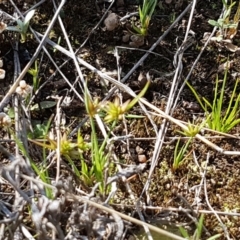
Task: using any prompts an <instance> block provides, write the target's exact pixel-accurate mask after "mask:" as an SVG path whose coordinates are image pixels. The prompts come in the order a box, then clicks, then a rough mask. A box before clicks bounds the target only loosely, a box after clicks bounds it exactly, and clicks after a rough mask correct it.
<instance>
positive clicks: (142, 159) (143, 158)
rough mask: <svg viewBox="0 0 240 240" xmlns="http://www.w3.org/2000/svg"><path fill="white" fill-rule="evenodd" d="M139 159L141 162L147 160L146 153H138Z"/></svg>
mask: <svg viewBox="0 0 240 240" xmlns="http://www.w3.org/2000/svg"><path fill="white" fill-rule="evenodd" d="M138 161H139V162H140V163H145V162H146V161H147V158H146V155H144V154H140V155H138Z"/></svg>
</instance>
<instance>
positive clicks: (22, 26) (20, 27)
mask: <svg viewBox="0 0 240 240" xmlns="http://www.w3.org/2000/svg"><path fill="white" fill-rule="evenodd" d="M34 13H35V10H31V11H29V12H28V13H27V15H26V16H25V18H24V20H23V21H21V20H20V19H17V20H16V22H17V26H8V27H7V28H6V29H7V30H9V31H14V32H19V33H20V34H21V42H22V43H24V42H25V41H26V34H27V30H28V27H29V23H30V20H31V19H32V17H33V15H34Z"/></svg>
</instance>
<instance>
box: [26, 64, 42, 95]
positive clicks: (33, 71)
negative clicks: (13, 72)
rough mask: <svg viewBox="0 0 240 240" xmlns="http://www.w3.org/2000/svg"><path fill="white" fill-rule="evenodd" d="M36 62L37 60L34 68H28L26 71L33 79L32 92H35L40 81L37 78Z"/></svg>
mask: <svg viewBox="0 0 240 240" xmlns="http://www.w3.org/2000/svg"><path fill="white" fill-rule="evenodd" d="M38 72H39V69H38V62H37V60H36V61H35V65H34V68H30V69H29V70H28V73H29V74H31V75H32V77H33V90H34V91H35V92H36V91H37V89H38V88H39V84H40V79H39V78H38Z"/></svg>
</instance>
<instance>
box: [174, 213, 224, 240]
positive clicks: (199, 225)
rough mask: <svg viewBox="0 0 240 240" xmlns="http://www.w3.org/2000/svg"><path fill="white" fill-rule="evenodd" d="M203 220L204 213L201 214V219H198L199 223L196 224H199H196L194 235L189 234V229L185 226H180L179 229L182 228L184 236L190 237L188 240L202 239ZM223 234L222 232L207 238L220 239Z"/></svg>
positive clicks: (209, 239)
mask: <svg viewBox="0 0 240 240" xmlns="http://www.w3.org/2000/svg"><path fill="white" fill-rule="evenodd" d="M203 221H204V215H203V214H202V215H201V216H200V219H199V221H198V222H197V224H196V225H197V226H196V227H197V228H196V230H195V232H194V234H193V236H189V234H188V232H187V230H186V229H185V228H183V227H181V226H180V227H179V230H180V232H181V234H182V236H183V237H184V238H186V239H188V240H201V239H202V238H201V236H202V229H203ZM221 236H222V234H216V235H214V236H212V237H209V238H207V240H215V239H218V238H219V237H221Z"/></svg>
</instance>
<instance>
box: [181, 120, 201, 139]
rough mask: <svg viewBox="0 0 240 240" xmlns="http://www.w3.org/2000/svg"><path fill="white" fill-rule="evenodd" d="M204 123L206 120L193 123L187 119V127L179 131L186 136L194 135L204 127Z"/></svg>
mask: <svg viewBox="0 0 240 240" xmlns="http://www.w3.org/2000/svg"><path fill="white" fill-rule="evenodd" d="M205 123H206V121H203V122H202V123H201V124H193V123H191V122H190V121H188V124H187V129H186V130H184V131H183V132H182V131H179V132H180V133H182V134H183V135H185V136H187V137H195V136H196V135H197V134H198V133H199V132H200V131H201V129H202V128H203V127H204V125H205Z"/></svg>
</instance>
